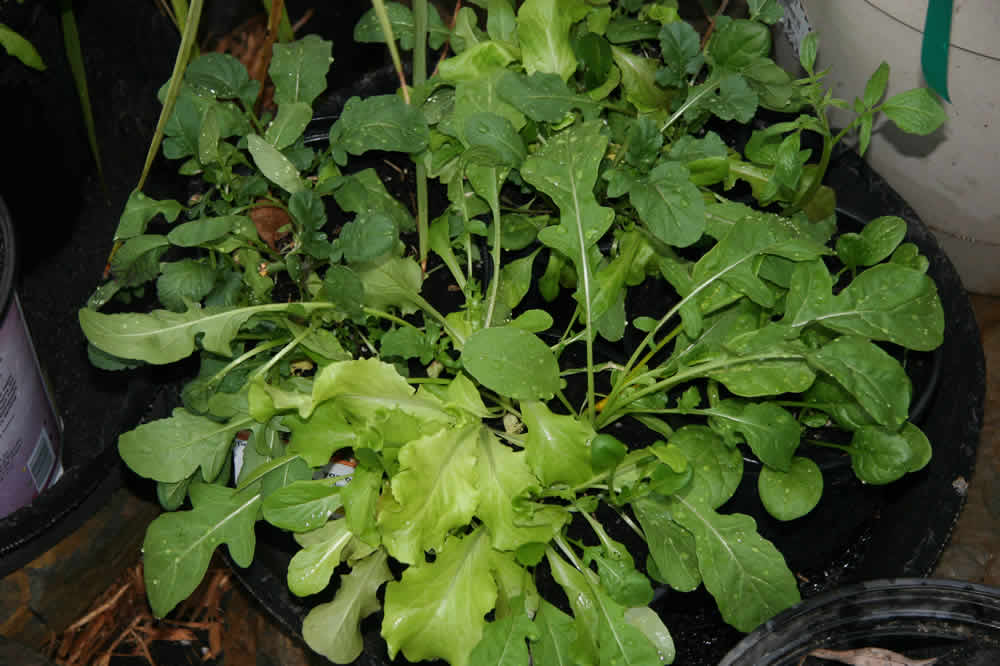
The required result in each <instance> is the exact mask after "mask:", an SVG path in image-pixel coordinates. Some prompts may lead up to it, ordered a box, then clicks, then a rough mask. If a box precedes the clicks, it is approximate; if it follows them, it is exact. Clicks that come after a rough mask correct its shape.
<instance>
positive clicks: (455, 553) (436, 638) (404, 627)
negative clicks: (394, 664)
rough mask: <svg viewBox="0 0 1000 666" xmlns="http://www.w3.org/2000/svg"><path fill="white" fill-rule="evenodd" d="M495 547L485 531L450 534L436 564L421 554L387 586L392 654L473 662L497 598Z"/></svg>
mask: <svg viewBox="0 0 1000 666" xmlns="http://www.w3.org/2000/svg"><path fill="white" fill-rule="evenodd" d="M489 551H490V545H489V539H488V538H487V536H486V534H485V531H484V530H483V529H478V530H476V531H474V532H472V533H471V534H469V535H467V536H465V537H456V536H451V537H448V539H447V540H446V541H445V542H444V543H443V544H442V547H439V548H438V549H437V557H436V558H435V559H434V561H433V562H430V563H428V562H424V561H423V557H421V558H420V562H419V563H415V564H412V565H411V566H409V567H407V569H406V571H404V572H403V576H402V578H401V579H400V580H398V581H393V582H391V583H389V584H388V585H387V586H386V588H385V619H384V620H383V622H382V636H383V637H384V638H385V641H386V643H387V644H388V646H389V656H390V658H394V657H395V656H396V654H397V653H399V652H400V651H402V653H403V655H404V656H405V657H406V658H407V659H409V660H410V661H419V660H421V659H432V658H435V657H441V658H443V659H446V660H447V661H448V663H450V664H453V665H454V666H467V665H468V664H470V663H471V660H470V655H471V653H472V651H473V649H474V648H475V647H476V645H477V644H478V643H479V641H480V640H481V638H482V636H483V630H484V628H485V626H486V619H485V615H486V613H488V612H489V611H490V610H491V609H492V608H493V606H494V604H495V603H496V598H497V586H496V583H495V582H494V581H493V577H492V576H491V575H490V559H489V557H488V555H489Z"/></svg>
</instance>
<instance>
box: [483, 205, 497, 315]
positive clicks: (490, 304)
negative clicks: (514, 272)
mask: <svg viewBox="0 0 1000 666" xmlns="http://www.w3.org/2000/svg"><path fill="white" fill-rule="evenodd" d="M490 207H491V208H492V209H493V247H492V248H490V258H491V259H492V260H493V275H492V277H491V279H490V295H489V299H488V301H487V306H486V321H485V323H484V324H483V328H489V327H490V323H491V322H492V321H493V312H494V311H495V310H496V304H497V298H498V296H499V293H500V250H501V247H500V201H499V197H496V199H495V200H494V201H492V202H491V203H490Z"/></svg>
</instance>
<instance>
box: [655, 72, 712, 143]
mask: <svg viewBox="0 0 1000 666" xmlns="http://www.w3.org/2000/svg"><path fill="white" fill-rule="evenodd" d="M721 83H722V79H717V80H714V81H706V82H705V83H704V84H703V85H704V86H705V87H704V88H702V89H701V90H699V91H698V92H697V93H696V94H695V95H694V96H693V97H688V98H687V99H686V100H684V103H683V104H681V107H680V108H679V109H677V111H675V112H674V115H672V116H670V117H669V118H667V122H666V123H664V124H663V127H661V128H660V133H661V134H662V133H663V132H665V131H667V128H668V127H670V126H671V125H673V124H674V123H675V122H677V120H678V119H680V117H681V116H683V115H684V112H685V111H687V110H688V109H690V108H691V107H692V106H694V105H695V104H697V103H698V102H700V101H701V99H702V98H703V97H704V96H705V95H708V94H710V93H714V92H715V90H716V89H717V88H718V87H719V84H721Z"/></svg>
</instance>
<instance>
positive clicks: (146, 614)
mask: <svg viewBox="0 0 1000 666" xmlns="http://www.w3.org/2000/svg"><path fill="white" fill-rule="evenodd" d="M231 576H232V574H231V573H230V571H229V570H228V568H226V567H225V566H224V565H222V564H221V563H215V562H213V566H212V567H210V568H209V571H208V573H207V574H206V575H205V579H204V580H203V581H202V583H201V585H200V586H199V587H198V589H197V590H195V592H194V594H192V595H191V596H190V597H189V598H188V599H187V600H186V601H184V602H183V603H182V604H181V605H180V606H178V608H176V609H175V610H174V611H173V612H171V613H170V614H169V615H168V616H167V617H165V618H163V619H161V620H157V619H156V618H154V617H153V615H152V612H151V611H150V609H149V604H148V602H147V600H146V587H145V585H144V583H143V579H142V564H141V563H139V564H136V565H135V566H133V567H132V568H131V569H129V570H127V571H126V572H125V574H123V575H122V577H121V578H120V579H119V580H118V581H117V582H116V583H115V584H114V585H112V586H111V587H109V588H108V589H107V590H106V591H105V592H104V593H103V594H102V595H101V596H100V597H99V598H98V599H97V601H95V602H94V604H93V606H92V607H91V609H90V610H89V611H88V612H87V613H86V614H85V615H84V616H83V617H81V618H80V619H79V620H77V621H76V622H74V623H73V624H72V625H70V627H68V628H67V629H66V631H64V632H63V633H62V634H61V635H59V636H55V637H53V638H52V640H50V641H49V643H48V644H47V645H46V655H47V656H48V657H49V659H51V660H52V661H54V662H55V663H56V664H58V665H59V666H110V665H111V664H113V663H115V662H114V661H113V660H114V659H116V658H119V657H135V658H138V659H137V662H138V663H148V664H152V665H154V666H155V665H156V664H157V661H156V659H155V657H154V655H155V654H156V653H157V652H158V647H161V646H158V645H157V644H158V643H159V644H163V643H167V644H172V646H171V647H172V648H173V649H174V652H175V653H176V654H181V653H184V654H185V656H186V657H187V661H188V663H201V664H211V663H213V662H214V661H215V660H217V659H218V658H219V657H220V655H221V654H222V650H223V633H224V610H223V601H224V599H225V597H226V595H227V593H228V592H229V591H230V590H231V588H232V586H233V581H232V578H231ZM119 663H120V662H119ZM161 666H162V665H161Z"/></svg>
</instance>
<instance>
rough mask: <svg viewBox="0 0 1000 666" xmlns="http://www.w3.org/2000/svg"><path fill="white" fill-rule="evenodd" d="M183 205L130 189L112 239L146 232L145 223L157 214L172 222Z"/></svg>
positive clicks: (130, 236)
mask: <svg viewBox="0 0 1000 666" xmlns="http://www.w3.org/2000/svg"><path fill="white" fill-rule="evenodd" d="M182 210H184V207H183V206H182V205H181V204H179V203H178V202H176V201H174V200H172V199H164V200H159V201H158V200H156V199H151V198H150V197H148V196H146V195H145V194H143V193H142V192H140V191H139V190H132V192H131V193H130V194H129V195H128V201H126V202H125V210H124V211H123V212H122V215H121V218H120V219H119V220H118V228H117V229H116V230H115V235H114V240H116V241H119V240H126V239H128V238H133V237H135V236H140V235H142V234H144V233H146V225H147V224H148V223H149V221H150V220H152V219H153V218H154V217H156V216H157V215H163V217H164V218H166V220H167V221H168V222H173V221H174V220H176V219H177V216H178V215H180V213H181V211H182Z"/></svg>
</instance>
